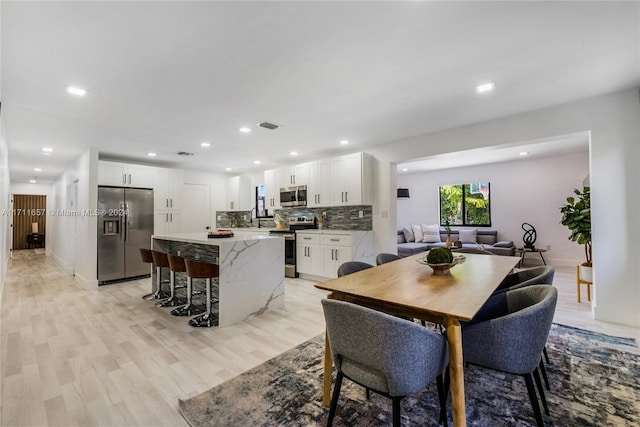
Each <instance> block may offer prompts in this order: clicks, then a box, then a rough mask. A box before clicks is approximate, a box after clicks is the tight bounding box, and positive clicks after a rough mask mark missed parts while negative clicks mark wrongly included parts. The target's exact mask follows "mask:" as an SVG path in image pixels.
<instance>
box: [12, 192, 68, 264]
mask: <svg viewBox="0 0 640 427" xmlns="http://www.w3.org/2000/svg"><path fill="white" fill-rule="evenodd" d="M9 190H10V191H11V194H12V195H13V194H32V195H37V196H47V217H46V221H47V235H46V237H45V254H46V255H51V247H52V246H53V243H54V241H55V234H54V233H50V232H49V230H55V221H56V217H55V216H54V215H51V214H50V213H51V211H52V210H54V209H55V200H54V196H53V194H54V191H53V184H30V183H21V182H20V183H12V184H11V186H10V188H9ZM12 238H13V237H12Z"/></svg>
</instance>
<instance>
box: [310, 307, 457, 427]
mask: <svg viewBox="0 0 640 427" xmlns="http://www.w3.org/2000/svg"><path fill="white" fill-rule="evenodd" d="M322 309H323V310H324V317H325V321H326V324H327V335H328V338H329V345H330V347H331V354H332V355H333V361H334V364H335V366H336V369H337V376H336V382H335V386H334V389H333V395H332V397H331V407H330V409H329V416H328V418H327V426H331V425H332V424H333V418H334V417H335V414H336V408H337V405H338V399H339V397H340V388H341V386H342V380H343V378H345V377H346V378H348V379H350V380H351V381H353V382H355V383H357V384H360V385H362V386H364V387H366V388H367V389H371V390H373V391H374V392H376V393H378V394H381V395H383V396H386V397H389V398H391V400H392V408H393V410H392V413H393V415H392V417H393V425H394V426H400V401H401V400H402V398H403V397H405V396H408V395H411V394H414V393H416V392H418V391H420V390H422V389H424V388H425V387H426V386H427V385H429V384H430V383H431V382H433V380H434V379H436V382H437V386H438V397H439V400H440V422H443V423H444V425H445V426H446V425H447V417H446V402H447V394H448V390H447V389H446V387H445V382H444V381H443V374H445V371H448V370H447V364H448V363H447V362H448V357H449V356H448V351H447V341H446V339H445V338H444V337H443V336H442V335H440V334H438V333H436V332H434V331H430V330H428V329H426V328H423V327H421V326H418V325H417V324H414V323H411V322H407V321H404V320H401V319H398V318H397V317H395V316H391V315H388V314H386V313H383V312H381V311H376V310H372V309H370V308H367V307H362V306H359V305H356V304H351V303H348V302H343V301H337V300H328V299H323V300H322ZM447 383H448V381H447Z"/></svg>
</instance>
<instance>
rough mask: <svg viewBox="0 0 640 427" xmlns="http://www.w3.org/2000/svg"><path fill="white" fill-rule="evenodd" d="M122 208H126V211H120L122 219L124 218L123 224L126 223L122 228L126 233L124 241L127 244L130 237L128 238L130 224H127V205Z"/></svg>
mask: <svg viewBox="0 0 640 427" xmlns="http://www.w3.org/2000/svg"><path fill="white" fill-rule="evenodd" d="M122 206H123V207H124V209H123V210H122V211H120V218H122V219H123V222H124V226H123V227H122V228H123V231H124V241H125V242H126V241H127V237H129V236H127V232H128V228H129V224H128V223H127V220H128V219H129V218H127V204H126V203H125V204H123V205H122Z"/></svg>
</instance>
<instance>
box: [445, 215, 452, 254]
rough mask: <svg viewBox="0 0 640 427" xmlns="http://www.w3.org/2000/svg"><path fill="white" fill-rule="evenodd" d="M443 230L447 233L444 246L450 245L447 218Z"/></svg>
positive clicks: (449, 230)
mask: <svg viewBox="0 0 640 427" xmlns="http://www.w3.org/2000/svg"><path fill="white" fill-rule="evenodd" d="M444 231H445V232H446V233H447V241H446V242H445V244H444V246H445V247H447V248H448V247H451V226H450V225H449V220H446V221H445V222H444Z"/></svg>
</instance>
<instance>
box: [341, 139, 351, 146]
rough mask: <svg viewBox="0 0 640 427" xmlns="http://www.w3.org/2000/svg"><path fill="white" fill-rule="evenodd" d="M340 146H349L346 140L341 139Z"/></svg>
mask: <svg viewBox="0 0 640 427" xmlns="http://www.w3.org/2000/svg"><path fill="white" fill-rule="evenodd" d="M340 144H342V145H347V144H349V141H347V140H346V139H343V140H342V141H340Z"/></svg>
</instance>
